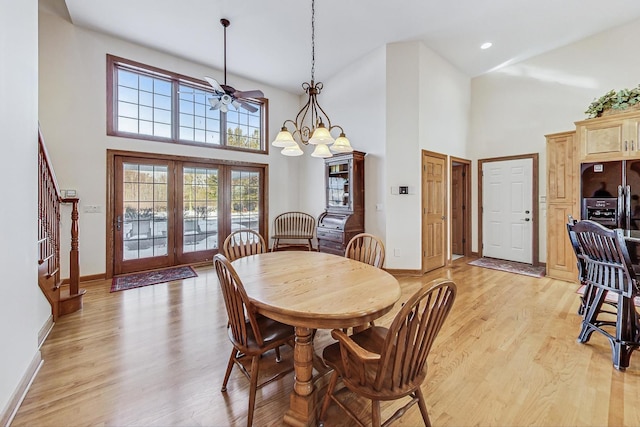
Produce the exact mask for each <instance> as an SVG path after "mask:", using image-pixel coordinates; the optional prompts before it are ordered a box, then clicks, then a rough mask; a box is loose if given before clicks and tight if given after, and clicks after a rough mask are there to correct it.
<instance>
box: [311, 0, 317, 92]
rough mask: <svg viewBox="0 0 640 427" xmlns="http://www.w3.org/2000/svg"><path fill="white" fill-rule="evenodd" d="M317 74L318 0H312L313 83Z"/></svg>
mask: <svg viewBox="0 0 640 427" xmlns="http://www.w3.org/2000/svg"><path fill="white" fill-rule="evenodd" d="M315 73H316V0H311V81H314V80H315V78H314V76H315Z"/></svg>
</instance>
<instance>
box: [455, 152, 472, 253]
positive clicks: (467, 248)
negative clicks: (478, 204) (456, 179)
mask: <svg viewBox="0 0 640 427" xmlns="http://www.w3.org/2000/svg"><path fill="white" fill-rule="evenodd" d="M454 163H457V164H459V165H461V166H462V167H463V168H464V171H463V173H464V180H463V182H462V188H463V192H464V194H463V195H462V203H463V204H464V206H465V209H464V215H463V218H462V222H463V227H464V233H463V236H462V238H463V239H464V245H463V249H462V250H463V252H464V253H463V255H464V256H469V255H471V164H472V162H471V160H467V159H462V158H458V157H451V158H450V162H449V176H450V177H452V176H453V166H454ZM452 189H453V180H452V179H450V180H449V195H451V194H452ZM449 201H450V203H449V217H451V213H452V212H453V197H452V196H450V197H449ZM449 225H450V226H449V242H451V241H452V236H453V221H449ZM452 260H453V245H452V244H449V263H451V262H452Z"/></svg>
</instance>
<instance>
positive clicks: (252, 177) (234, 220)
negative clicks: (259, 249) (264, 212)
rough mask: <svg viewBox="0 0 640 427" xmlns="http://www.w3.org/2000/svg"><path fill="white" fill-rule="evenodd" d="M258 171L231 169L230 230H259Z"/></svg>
mask: <svg viewBox="0 0 640 427" xmlns="http://www.w3.org/2000/svg"><path fill="white" fill-rule="evenodd" d="M259 190H260V173H259V172H253V171H239V170H232V171H231V231H232V232H233V231H236V230H243V229H251V230H255V231H258V232H259V227H258V226H259V224H258V220H259V217H260V215H259V214H260V191H259Z"/></svg>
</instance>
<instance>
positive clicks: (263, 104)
mask: <svg viewBox="0 0 640 427" xmlns="http://www.w3.org/2000/svg"><path fill="white" fill-rule="evenodd" d="M118 66H122V67H123V68H128V69H130V70H131V71H134V72H137V73H141V74H145V75H148V76H149V77H161V78H168V79H170V80H171V83H172V85H171V87H172V94H175V93H177V87H178V85H179V84H180V82H184V83H188V84H192V85H195V86H200V87H201V88H202V89H204V90H209V88H210V87H209V84H208V83H207V82H206V81H204V80H200V79H197V78H194V77H190V76H185V75H183V74H179V73H174V72H171V71H167V70H163V69H161V68H157V67H153V66H151V65H146V64H143V63H140V62H136V61H132V60H129V59H126V58H122V57H119V56H114V55H110V54H107V79H106V80H107V97H106V100H107V124H106V128H107V135H109V136H116V137H121V138H131V139H140V140H145V141H157V142H168V143H171V144H178V145H190V146H196V147H206V148H213V149H217V150H231V151H242V152H247V153H255V154H269V144H268V141H267V135H269V126H268V123H269V121H268V116H269V100H268V99H267V98H256V99H255V101H256V102H257V103H259V104H260V110H261V113H260V118H261V123H260V128H261V135H260V136H261V141H260V146H261V148H260V149H259V150H254V149H251V148H245V147H236V146H230V145H227V144H226V126H225V131H224V132H221V134H220V139H221V143H220V144H219V145H215V144H207V143H204V142H197V141H187V140H182V139H180V138H179V137H178V135H179V132H178V127H179V126H178V119H179V114H180V113H179V111H178V104H179V100H178V97H176V96H173V97H172V98H173V103H172V121H173V123H172V126H171V135H172V137H171V138H162V137H158V136H154V135H143V134H138V133H129V132H121V131H118V129H117V126H116V122H117V117H116V109H115V107H114V106H115V104H116V103H117V99H116V95H117V91H116V90H115V87H114V84H115V73H116V70H117V68H118ZM221 122H225V123H226V115H222V116H221Z"/></svg>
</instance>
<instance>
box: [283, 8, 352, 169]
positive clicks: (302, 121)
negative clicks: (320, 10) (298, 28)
mask: <svg viewBox="0 0 640 427" xmlns="http://www.w3.org/2000/svg"><path fill="white" fill-rule="evenodd" d="M315 14H316V6H315V0H311V81H310V82H304V83H303V84H302V88H303V89H304V91H305V93H306V94H307V96H308V97H309V99H308V100H307V103H306V104H305V105H304V106H303V107H302V109H301V110H300V111H298V114H297V115H296V118H295V120H285V121H284V123H283V124H282V129H280V132H279V133H278V135H277V136H276V139H275V140H274V141H273V142H272V143H271V145H273V146H274V147H281V148H282V154H284V155H285V156H301V155H302V154H304V153H303V151H302V150H301V149H300V146H299V145H298V142H301V143H302V144H304V145H307V144H311V145H315V146H316V148H315V149H314V150H313V153H311V156H312V157H321V158H325V157H332V156H333V154H332V152H333V153H350V152H352V151H353V148H351V143H350V142H349V140H348V139H347V137H346V136H345V134H344V129H342V127H341V126H338V125H332V124H331V119H329V116H328V115H327V113H325V111H324V110H323V109H322V107H320V104H318V95H320V92H321V91H322V83H321V82H318V83H316V82H315V79H314V74H315V68H316V54H315V50H316V40H315ZM287 124H290V125H291V126H293V128H294V130H293V133H292V132H290V131H289V129H288V128H287ZM333 129H339V130H340V136H338V138H337V139H335V140H334V139H333V137H332V136H331V131H332V130H333ZM329 146H331V148H329Z"/></svg>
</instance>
